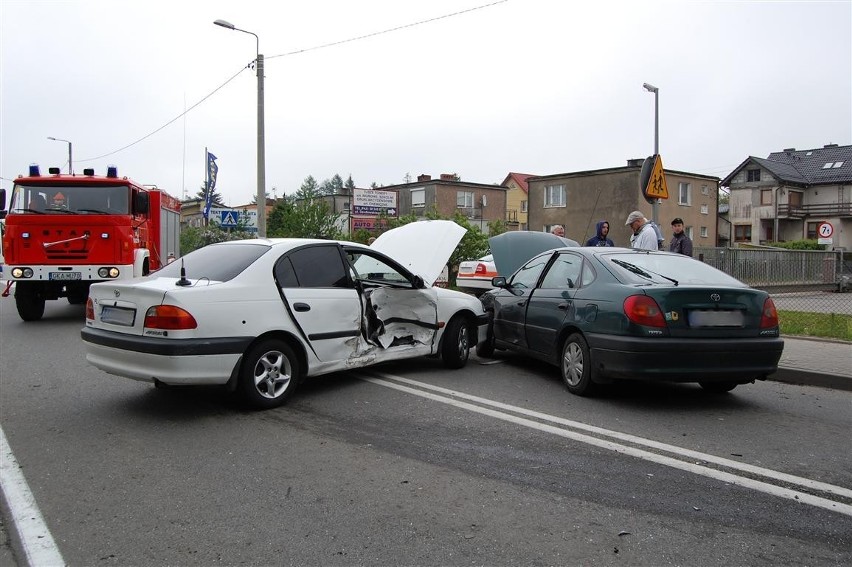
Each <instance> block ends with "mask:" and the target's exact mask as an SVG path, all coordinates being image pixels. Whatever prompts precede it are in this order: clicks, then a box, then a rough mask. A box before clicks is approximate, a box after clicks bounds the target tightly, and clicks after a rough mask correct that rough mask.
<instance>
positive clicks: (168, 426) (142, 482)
mask: <svg viewBox="0 0 852 567" xmlns="http://www.w3.org/2000/svg"><path fill="white" fill-rule="evenodd" d="M82 316H83V311H82V308H81V307H79V306H77V307H73V306H68V305H66V304H64V303H61V302H51V303H49V306H48V309H47V317H46V319H45V320H43V321H41V322H39V323H23V322H21V321H20V320H19V319H18V318H17V314H16V313H15V310H14V303H13V300H12V299H11V298H7V299H2V300H0V336H2V367H0V370H1V371H2V372H1V373H0V425H1V426H2V429H3V432H5V436H6V438H7V439H8V443H9V446H10V447H11V450H12V451H13V453H14V458H15V459H17V462H18V463H19V464H20V467H21V468H20V470H21V472H22V473H23V475H24V476H25V478H26V484H27V486H28V488H29V490H31V492H32V494H33V496H34V498H35V503H36V504H37V506H38V509H39V510H40V511H41V514H42V516H43V518H44V522H45V524H46V526H47V528H48V529H49V530H50V534H51V535H52V538H53V540H54V542H55V545H56V548H57V552H58V553H59V554H60V555H61V557H62V558H63V561H64V562H66V563H67V564H69V565H99V566H109V565H151V564H160V565H163V564H170V565H209V564H224V565H236V564H246V565H271V564H276V565H281V564H284V565H463V564H476V565H480V564H486V565H517V564H525V565H573V564H583V565H615V564H629V565H637V564H642V565H726V566H727V565H801V564H809V565H841V564H846V565H848V564H852V454H850V451H849V447H848V438H849V432H850V431H852V412H850V408H852V403H850V402H852V395H850V393H849V392H841V391H835V390H826V389H819V388H808V387H800V386H793V385H788V384H782V383H778V382H761V383H757V384H754V385H748V386H741V387H739V388H737V389H736V390H734V392H732V393H731V394H729V395H721V396H712V395H707V394H706V393H705V392H703V391H702V390H701V389H700V388H699V387H697V386H693V385H658V386H641V385H621V386H619V387H614V388H610V389H608V390H607V391H606V392H605V393H604V394H602V395H601V396H599V397H597V398H579V397H575V396H571V395H570V394H568V393H567V391H566V390H565V389H564V387H563V386H562V384H561V382H560V381H559V378H558V374H557V372H556V371H555V369H551V368H549V367H547V366H544V365H540V364H535V363H530V362H528V361H523V360H521V359H517V358H512V357H505V358H503V359H498V360H496V361H480V360H479V359H476V358H474V359H472V360H471V363H470V364H469V365H468V367H467V368H465V369H463V370H460V371H446V370H444V369H443V368H442V367H441V366H440V364H439V363H438V362H437V361H434V360H425V359H424V360H418V361H414V362H412V361H408V362H406V363H400V364H395V365H387V366H382V367H380V368H378V369H374V370H373V371H371V372H368V373H349V374H338V375H332V376H328V377H323V378H320V379H317V380H314V381H313V382H311V383H309V384H305V385H304V386H303V387H302V388H301V389H300V390H299V391H298V392H297V393H296V395H295V396H294V397H293V398H292V399H291V401H290V402H289V403H288V404H287V405H286V406H284V407H282V408H278V409H275V410H271V411H266V412H252V411H249V410H246V409H245V408H243V407H242V406H241V405H240V404H239V403H237V402H235V401H234V400H233V399H232V398H230V397H229V396H227V395H226V394H224V393H223V392H220V391H218V390H213V389H207V390H199V389H171V390H165V391H163V390H156V389H154V388H153V387H152V386H149V385H146V384H142V383H137V382H133V381H130V380H126V379H122V378H116V377H111V376H109V375H106V374H104V373H102V372H100V371H98V370H96V369H94V368H93V367H90V366H88V365H87V364H86V362H85V356H84V350H83V346H82V342H81V341H80V339H79V330H80V328H81V327H82V325H83V322H82ZM4 523H5V525H7V527H8V522H6V521H5V519H4ZM0 543H2V538H0ZM8 557H9V555H8V554H3V553H2V551H0V561H2V562H3V563H4V564H5V561H4V558H8ZM18 559H20V558H18ZM18 562H19V563H20V561H18Z"/></svg>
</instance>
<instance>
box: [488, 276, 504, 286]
mask: <svg viewBox="0 0 852 567" xmlns="http://www.w3.org/2000/svg"><path fill="white" fill-rule="evenodd" d="M491 287H506V276H494V277H493V278H491Z"/></svg>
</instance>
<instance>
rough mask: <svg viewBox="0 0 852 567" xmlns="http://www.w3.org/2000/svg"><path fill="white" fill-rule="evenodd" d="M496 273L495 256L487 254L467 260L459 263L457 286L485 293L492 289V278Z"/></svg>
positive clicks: (475, 292) (476, 292)
mask: <svg viewBox="0 0 852 567" xmlns="http://www.w3.org/2000/svg"><path fill="white" fill-rule="evenodd" d="M496 275H497V268H496V266H494V258H493V257H492V256H491V254H487V255H485V256H483V257H482V258H480V259H479V260H467V261H464V262H462V263H460V264H459V273H458V275H457V276H456V287H458V288H459V289H461V290H462V291H469V292H473V293H474V294H479V293H483V292H484V291H486V290H489V289H492V285H491V279H492V278H493V277H494V276H496Z"/></svg>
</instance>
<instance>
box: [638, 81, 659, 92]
mask: <svg viewBox="0 0 852 567" xmlns="http://www.w3.org/2000/svg"><path fill="white" fill-rule="evenodd" d="M642 86H643V87H645V90H646V91H648V92H649V93H655V92H657V91H658V90H660V89H658V88H657V87H655V86H654V85H649V84H648V83H642Z"/></svg>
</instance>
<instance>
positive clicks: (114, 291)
mask: <svg viewBox="0 0 852 567" xmlns="http://www.w3.org/2000/svg"><path fill="white" fill-rule="evenodd" d="M112 293H113V295H115V296H116V297H118V296H120V295H121V292H120V291H118V290H117V289H114V290H112ZM716 301H719V300H718V299H717V300H716Z"/></svg>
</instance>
